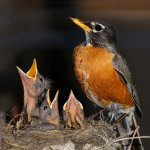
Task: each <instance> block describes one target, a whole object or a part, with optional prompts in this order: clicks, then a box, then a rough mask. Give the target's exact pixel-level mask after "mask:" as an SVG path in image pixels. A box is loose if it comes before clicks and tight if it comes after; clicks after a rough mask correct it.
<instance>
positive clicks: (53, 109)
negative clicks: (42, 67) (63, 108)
mask: <svg viewBox="0 0 150 150" xmlns="http://www.w3.org/2000/svg"><path fill="white" fill-rule="evenodd" d="M58 93H59V91H57V93H56V95H55V97H54V100H53V102H52V103H51V101H50V97H49V89H48V90H47V92H46V95H45V96H44V97H43V96H42V97H41V96H38V97H37V103H36V107H35V108H34V109H33V110H32V112H31V126H36V127H37V126H38V127H40V126H41V125H42V126H43V125H47V127H48V128H49V129H59V120H60V117H59V110H58ZM42 126H41V127H42ZM43 127H44V126H43Z"/></svg>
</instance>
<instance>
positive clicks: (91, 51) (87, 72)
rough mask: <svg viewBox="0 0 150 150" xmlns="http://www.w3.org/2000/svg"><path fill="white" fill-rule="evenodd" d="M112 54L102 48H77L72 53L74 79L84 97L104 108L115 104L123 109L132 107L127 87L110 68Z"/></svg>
mask: <svg viewBox="0 0 150 150" xmlns="http://www.w3.org/2000/svg"><path fill="white" fill-rule="evenodd" d="M113 57H114V54H113V53H110V52H108V51H107V50H106V49H104V48H93V47H91V46H86V47H85V46H77V47H76V48H75V51H74V69H75V74H76V77H77V79H78V81H79V83H80V84H81V86H82V88H83V89H84V91H85V93H86V95H87V96H88V97H89V98H90V99H91V100H93V101H95V100H94V98H93V97H96V99H97V100H99V101H100V102H101V103H102V104H103V105H104V106H106V107H107V106H108V105H109V103H110V102H115V103H118V104H120V105H122V106H123V107H125V108H128V107H131V106H133V105H134V103H133V99H132V97H131V95H130V93H129V92H128V90H127V87H126V86H125V85H124V83H123V82H122V81H121V80H120V78H119V76H118V74H117V73H116V72H115V70H114V68H113V67H112V59H113Z"/></svg>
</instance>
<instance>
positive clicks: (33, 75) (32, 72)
mask: <svg viewBox="0 0 150 150" xmlns="http://www.w3.org/2000/svg"><path fill="white" fill-rule="evenodd" d="M26 75H28V76H30V77H31V78H33V79H36V76H37V63H36V59H35V58H34V59H33V64H32V66H31V68H30V69H29V71H28V72H27V73H26Z"/></svg>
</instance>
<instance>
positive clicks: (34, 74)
mask: <svg viewBox="0 0 150 150" xmlns="http://www.w3.org/2000/svg"><path fill="white" fill-rule="evenodd" d="M17 69H18V72H19V75H20V77H21V81H22V84H23V89H24V108H25V109H26V111H27V114H28V121H29V122H30V121H31V112H32V110H33V109H34V108H35V106H36V98H37V97H38V96H39V95H42V94H44V95H43V96H45V91H47V90H48V88H49V81H48V80H47V79H45V78H44V77H43V76H42V75H41V74H40V73H39V72H38V69H37V63H36V59H34V60H33V64H32V66H31V68H30V69H29V71H28V72H27V73H24V72H23V71H22V70H21V69H20V68H19V67H17Z"/></svg>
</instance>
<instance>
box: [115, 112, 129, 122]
mask: <svg viewBox="0 0 150 150" xmlns="http://www.w3.org/2000/svg"><path fill="white" fill-rule="evenodd" d="M127 115H128V114H127V113H124V114H123V115H121V116H120V117H119V118H118V119H117V120H116V121H115V122H114V123H113V124H114V125H116V124H118V123H120V122H121V121H122V120H123V119H124V118H125V117H126V116H127Z"/></svg>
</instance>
